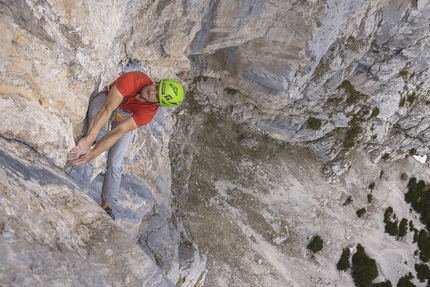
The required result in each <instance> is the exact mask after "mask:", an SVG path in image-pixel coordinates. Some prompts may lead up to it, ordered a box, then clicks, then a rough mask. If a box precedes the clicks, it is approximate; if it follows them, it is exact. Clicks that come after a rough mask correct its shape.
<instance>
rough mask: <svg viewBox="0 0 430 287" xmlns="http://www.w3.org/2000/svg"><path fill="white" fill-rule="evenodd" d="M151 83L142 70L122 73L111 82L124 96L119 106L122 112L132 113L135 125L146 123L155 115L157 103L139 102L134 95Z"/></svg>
mask: <svg viewBox="0 0 430 287" xmlns="http://www.w3.org/2000/svg"><path fill="white" fill-rule="evenodd" d="M151 84H153V82H152V80H151V79H150V78H149V77H148V76H147V75H146V74H145V73H143V72H139V71H133V72H128V73H124V74H122V75H121V76H119V78H118V79H117V80H116V81H115V82H113V83H112V85H111V86H113V85H115V86H116V88H117V89H118V91H119V92H120V93H121V95H122V96H123V97H124V99H123V100H122V102H121V104H120V107H121V109H122V110H123V111H124V112H127V113H129V114H132V116H131V117H132V118H133V120H134V122H135V123H136V125H137V126H139V127H140V126H144V125H146V124H148V123H149V122H150V121H151V120H152V119H153V118H154V116H155V114H156V113H157V110H158V105H157V104H154V103H148V102H141V101H139V100H138V99H136V96H137V94H138V93H140V91H142V89H143V88H144V87H145V86H148V85H151Z"/></svg>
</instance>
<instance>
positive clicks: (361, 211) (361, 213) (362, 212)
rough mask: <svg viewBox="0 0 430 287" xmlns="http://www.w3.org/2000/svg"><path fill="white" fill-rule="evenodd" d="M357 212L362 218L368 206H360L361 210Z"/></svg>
mask: <svg viewBox="0 0 430 287" xmlns="http://www.w3.org/2000/svg"><path fill="white" fill-rule="evenodd" d="M356 213H357V216H358V217H359V218H360V217H362V216H363V215H364V214H365V213H366V208H360V209H359V210H357V212H356Z"/></svg>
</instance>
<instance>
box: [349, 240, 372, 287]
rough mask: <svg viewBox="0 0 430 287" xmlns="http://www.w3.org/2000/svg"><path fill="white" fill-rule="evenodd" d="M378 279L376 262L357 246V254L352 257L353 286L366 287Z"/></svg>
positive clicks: (362, 248) (361, 247) (359, 245)
mask: <svg viewBox="0 0 430 287" xmlns="http://www.w3.org/2000/svg"><path fill="white" fill-rule="evenodd" d="M376 277H378V269H377V268H376V261H375V260H374V259H372V258H370V257H369V256H367V254H366V252H365V251H364V247H363V246H361V244H358V245H357V252H356V253H355V254H354V255H353V256H352V278H353V280H354V283H355V286H361V287H368V286H371V284H372V281H373V280H375V278H376Z"/></svg>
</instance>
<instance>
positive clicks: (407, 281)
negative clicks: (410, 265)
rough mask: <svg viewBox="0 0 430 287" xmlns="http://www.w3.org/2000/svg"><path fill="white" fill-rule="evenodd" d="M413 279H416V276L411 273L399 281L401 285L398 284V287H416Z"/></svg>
mask: <svg viewBox="0 0 430 287" xmlns="http://www.w3.org/2000/svg"><path fill="white" fill-rule="evenodd" d="M412 278H414V276H412V274H411V273H410V272H409V274H408V275H405V276H403V277H402V278H400V279H399V283H397V287H416V286H415V285H414V283H412V282H411V279H412Z"/></svg>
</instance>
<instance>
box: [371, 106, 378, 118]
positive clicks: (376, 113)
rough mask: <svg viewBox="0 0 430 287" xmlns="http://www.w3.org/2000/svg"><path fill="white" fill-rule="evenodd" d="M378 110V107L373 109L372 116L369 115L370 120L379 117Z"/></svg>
mask: <svg viewBox="0 0 430 287" xmlns="http://www.w3.org/2000/svg"><path fill="white" fill-rule="evenodd" d="M379 112H380V111H379V108H378V107H376V108H374V109H373V111H372V114H371V115H370V117H371V118H374V117H377V116H379Z"/></svg>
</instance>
